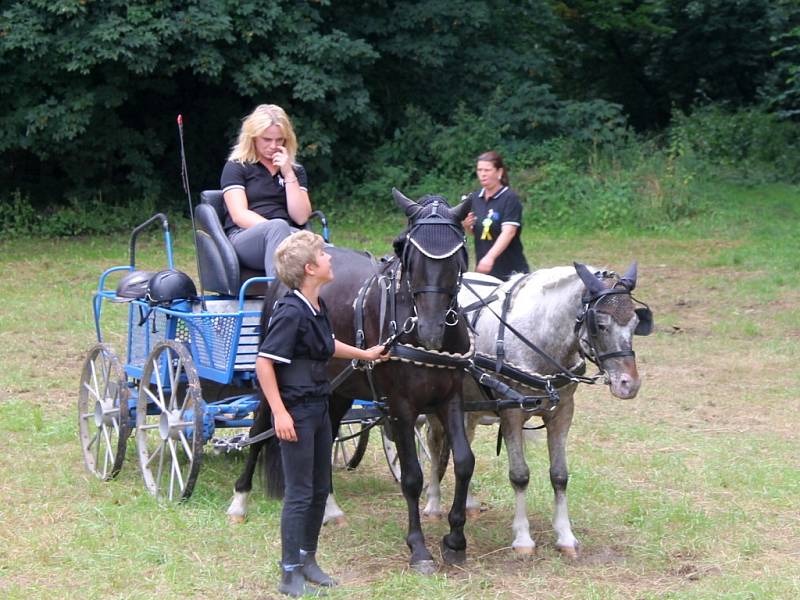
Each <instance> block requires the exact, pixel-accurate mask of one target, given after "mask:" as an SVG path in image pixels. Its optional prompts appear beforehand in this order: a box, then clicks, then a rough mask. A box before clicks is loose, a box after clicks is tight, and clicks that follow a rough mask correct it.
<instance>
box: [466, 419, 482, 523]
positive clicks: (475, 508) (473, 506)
mask: <svg viewBox="0 0 800 600" xmlns="http://www.w3.org/2000/svg"><path fill="white" fill-rule="evenodd" d="M479 420H480V414H478V413H467V415H466V433H467V441H468V442H469V447H470V448H472V442H473V440H474V439H475V428H476V427H477V426H478V421H479ZM466 510H467V518H468V519H469V518H474V517H477V516H479V515H480V514H481V503H480V501H478V500H477V499H476V498H475V496H473V495H472V478H471V477H470V485H469V487H467V502H466Z"/></svg>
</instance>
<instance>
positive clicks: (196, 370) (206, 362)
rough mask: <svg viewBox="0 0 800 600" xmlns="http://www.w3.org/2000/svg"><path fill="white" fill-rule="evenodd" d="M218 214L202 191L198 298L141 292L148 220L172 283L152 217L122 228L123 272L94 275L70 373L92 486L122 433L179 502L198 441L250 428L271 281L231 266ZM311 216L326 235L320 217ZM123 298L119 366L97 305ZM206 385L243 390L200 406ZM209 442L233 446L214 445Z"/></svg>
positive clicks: (108, 467)
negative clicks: (81, 352)
mask: <svg viewBox="0 0 800 600" xmlns="http://www.w3.org/2000/svg"><path fill="white" fill-rule="evenodd" d="M222 211H223V203H222V195H221V193H220V192H217V191H211V192H203V194H202V195H201V203H200V205H198V206H197V208H196V211H195V212H196V215H195V216H196V219H195V238H196V242H197V256H198V271H199V272H200V278H201V284H202V286H201V294H200V295H196V290H195V288H194V284H193V282H191V280H188V278H186V279H187V280H188V282H189V286H190V288H191V290H189V291H186V293H183V292H184V291H185V290H186V289H187V288H186V286H185V285H184V286H181V285H178V286H175V285H172V286H167V288H164V289H167V291H168V293H166V294H163V293H162V294H153V293H152V289H150V293H148V288H149V284H150V283H152V282H153V281H154V277H157V276H158V275H159V274H160V273H158V274H155V275H154V274H153V273H152V272H144V271H139V270H137V266H136V244H137V239H138V236H139V235H140V233H141V232H142V231H144V230H145V229H147V228H148V227H150V226H151V225H154V224H156V223H158V224H160V225H161V228H162V230H163V237H164V247H165V253H166V265H165V269H166V272H167V273H170V274H173V273H177V274H178V275H180V276H183V274H181V273H180V272H177V271H174V261H173V251H172V239H171V236H170V231H169V223H168V220H167V217H166V216H165V215H163V214H161V213H159V214H156V215H154V216H153V217H151V218H150V219H148V220H147V221H145V222H144V223H142V224H141V225H139V226H138V227H136V228H135V229H134V230H133V232H132V234H131V238H130V257H129V258H130V262H129V264H128V265H123V266H115V267H111V268H109V269H107V270H105V271H104V272H103V273H102V275H101V276H100V278H99V282H98V286H97V290H96V291H95V293H94V298H93V313H94V321H95V329H96V337H97V344H96V345H95V346H94V347H93V348H92V349H91V350H90V351H89V353H88V356H87V358H86V361H85V363H84V367H83V371H82V375H81V382H80V391H79V395H78V422H79V436H80V442H81V447H82V450H83V457H84V463H85V465H86V467H87V469H88V470H89V471H90V472H92V473H93V474H95V475H96V476H97V477H99V478H101V479H104V480H107V479H112V478H114V477H115V476H116V475H117V474H118V473H119V471H120V469H121V468H122V464H123V461H124V458H125V452H126V448H127V443H128V439H129V438H130V437H131V433H132V432H133V433H134V435H133V437H134V438H135V443H136V454H137V456H138V460H139V466H140V468H141V472H142V475H143V477H144V481H145V484H146V486H147V489H148V491H149V492H150V493H152V494H153V495H155V496H156V497H159V498H164V499H168V500H181V499H185V498H188V497H189V496H190V495H191V493H192V490H193V488H194V484H195V482H196V480H197V476H198V472H199V468H200V463H201V458H202V454H203V447H204V445H205V444H206V443H207V442H209V441H212V440H215V439H216V438H215V433H216V432H217V430H218V429H220V428H244V427H250V425H251V424H252V422H253V419H252V414H253V412H254V411H255V410H256V408H257V407H258V403H259V397H258V395H257V393H256V389H255V386H256V382H255V360H256V356H257V351H258V342H259V330H260V324H259V321H260V317H261V304H262V301H263V290H264V288H265V285H266V284H267V283H269V282H270V281H271V280H272V278H269V277H264V276H263V273H261V274H258V273H253V272H247V271H246V270H244V269H241V268H240V266H239V263H238V260H237V259H236V255H235V252H234V251H233V248H232V246H230V243H229V242H228V240H227V238H226V237H225V234H224V232H223V231H222V227H221V224H220V214H221V213H222ZM314 216H315V217H317V218H319V219H320V222H321V224H322V233H323V236H324V237H325V238H326V239H327V237H328V228H327V222H326V220H325V217H324V215H322V213H319V212H317V213H315V215H314ZM240 269H241V270H240ZM162 273H163V272H162ZM120 276H122V277H120ZM183 277H185V276H183ZM117 280H118V284H117V286H116V287H115V288H114V287H112V282H114V281H117ZM192 292H194V293H192ZM206 292H212V293H206ZM122 302H125V303H126V304H125V305H124V306H125V307H126V310H124V311H119V310H117V311H115V312H116V314H117V316H119V315H120V313H121V312H124V313H125V316H124V317H123V318H124V319H125V321H126V323H125V324H124V326H125V329H126V332H127V335H126V341H125V349H124V353H123V356H124V362H123V359H122V358H121V357H120V356H119V355H118V354H117V353H116V352H115V350H114V349H113V348H112V346H111V345H110V344H109V343H108V341H107V339H106V335H105V333H106V332H105V331H104V326H103V324H104V323H105V320H104V319H103V316H104V314H105V313H108V312H109V311H108V310H107V307H108V306H109V305H110V304H111V303H114V304H117V303H122ZM104 309H106V310H104ZM215 387H216V388H217V389H235V390H239V391H243V392H245V393H240V394H236V395H234V396H229V397H225V398H222V399H218V400H214V401H208V400H207V398H204V395H206V396H207V397H208V396H210V395H213V394H208V395H207V394H204V391H208V390H210V389H212V388H215ZM238 437H239V438H241V437H243V436H238ZM228 439H230V438H228ZM220 443H221V444H222V445H223V446H225V445H226V444H227V446H228V447H236V445H237V444H236V441H233V442H231V441H227V442H226V441H225V440H224V438H222V441H221V442H220ZM343 452H345V449H344V448H341V447H340V448H339V449H338V453H339V455H340V456H341V457H343V458H344V460H345V462H350V461H351V460H352V456H348V455H347V454H343ZM340 460H341V459H340Z"/></svg>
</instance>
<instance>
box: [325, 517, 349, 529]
mask: <svg viewBox="0 0 800 600" xmlns="http://www.w3.org/2000/svg"><path fill="white" fill-rule="evenodd" d="M322 524H323V525H335V526H336V527H347V519H346V518H345V516H344V515H341V516H338V517H331V518H330V519H327V520H325V521H323V522H322Z"/></svg>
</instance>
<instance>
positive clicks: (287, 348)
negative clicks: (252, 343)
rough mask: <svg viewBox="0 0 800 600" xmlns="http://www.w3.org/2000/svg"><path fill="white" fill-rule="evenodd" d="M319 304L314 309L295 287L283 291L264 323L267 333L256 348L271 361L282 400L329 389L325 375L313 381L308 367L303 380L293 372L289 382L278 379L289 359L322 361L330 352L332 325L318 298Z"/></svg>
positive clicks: (259, 353)
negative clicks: (282, 295)
mask: <svg viewBox="0 0 800 600" xmlns="http://www.w3.org/2000/svg"><path fill="white" fill-rule="evenodd" d="M319 306H320V310H319V311H317V310H316V309H315V308H314V307H313V306H312V305H311V303H310V302H309V301H308V299H307V298H306V297H305V296H303V294H302V293H301V292H300V291H299V290H291V291H289V292H287V293H286V295H285V296H284V297H283V298H281V299H280V300H278V302H276V305H275V310H274V311H273V313H272V316H271V317H270V320H269V324H268V325H267V335H266V337H265V338H264V342H263V343H262V344H261V346H260V347H259V349H258V355H259V356H262V357H264V358H270V359H272V361H273V364H274V366H275V374H276V376H277V378H278V385H279V387H280V391H281V398H282V400H283V402H284V404H285V403H287V402H293V401H297V400H300V399H302V398H307V397H315V398H319V397H322V396H329V395H330V393H331V386H330V381H329V380H328V379H327V378H325V379H324V380H322V381H319V380H317V381H315V380H314V379H315V378H314V377H312V373H311V371H310V369H309V372H308V378H307V382H306V381H303V382H302V383H300V382H298V381H297V377H296V374H297V373H296V372H295V373H294V374H293V377H292V383H285V382H282V381H281V371H282V370H284V369H289V368H291V367H290V366H289V365H291V364H292V363H293V362H295V363H296V362H297V361H298V360H312V361H318V362H322V363H323V364H324V363H326V362H327V361H328V360H329V359H330V358H331V356H333V352H334V335H333V329H332V328H331V324H330V321H329V320H328V314H327V310H326V308H325V303H324V302H323V301H322V298H320V300H319ZM295 366H296V365H295ZM303 379H305V378H303ZM316 379H319V378H316Z"/></svg>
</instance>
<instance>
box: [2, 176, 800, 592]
mask: <svg viewBox="0 0 800 600" xmlns="http://www.w3.org/2000/svg"><path fill="white" fill-rule="evenodd" d="M698 198H699V200H698V201H702V202H704V203H705V204H706V206H707V210H705V211H704V212H702V213H701V214H703V215H704V216H703V218H702V220H700V221H695V222H692V223H689V224H686V225H685V226H682V228H681V229H680V230H668V231H665V232H663V233H659V234H658V235H654V234H652V233H648V234H643V233H637V232H624V233H608V232H604V233H597V232H593V231H588V232H571V233H543V232H541V231H526V232H525V239H524V243H525V247H526V250H527V254H528V258H529V260H530V262H531V264H533V265H536V266H550V265H556V264H568V263H570V262H571V261H572V260H579V261H584V262H588V263H590V264H593V265H596V266H608V267H611V268H614V269H616V270H619V271H622V270H623V269H625V268H626V267H627V265H628V264H629V263H630V262H631V261H632V260H634V259H638V261H639V265H640V267H639V268H640V271H639V273H640V275H639V285H638V287H637V291H636V295H637V296H639V297H640V298H641V299H642V300H644V301H646V302H648V303H649V304H650V305H651V307H652V308H653V310H654V312H655V316H656V324H657V329H656V332H655V333H654V334H653V335H652V336H651V337H649V338H638V339H637V340H636V352H637V359H638V364H639V369H640V373H641V374H642V377H643V386H642V390H641V391H640V393H639V396H637V398H636V399H634V400H625V401H623V400H618V399H614V398H612V397H611V396H610V395H609V394H608V392H607V391H606V390H605V389H601V388H587V389H584V390H581V392H580V393H579V395H578V396H577V400H576V401H577V409H576V415H575V421H574V424H573V428H572V432H571V434H570V443H569V450H568V457H569V459H570V467H571V468H570V484H569V497H570V515H571V518H572V523H573V527H574V531H575V534H576V535H577V537H578V538H579V539H580V541H581V543H582V546H581V551H582V557H581V559H579V560H578V561H577V562H576V563H570V562H567V561H564V560H562V559H561V558H560V557H559V556H558V553H557V552H556V550H555V548H554V542H555V540H554V536H553V533H552V529H551V525H550V521H551V518H552V515H551V511H552V491H551V489H550V484H549V481H548V477H547V469H548V465H547V458H546V450H545V446H544V444H543V443H542V442H540V441H534V442H532V443H529V444H528V448H527V456H528V459H529V465H530V468H531V482H530V485H529V490H528V516H529V518H530V520H531V524H532V529H533V535H534V538H535V539H536V541H537V544H538V546H539V550H538V554H537V556H536V557H535V558H529V559H520V558H517V557H515V556H513V555H512V554H511V552H510V550H509V548H508V546H509V544H510V542H511V533H510V519H511V515H512V511H513V503H514V500H513V497H512V494H511V491H510V486H509V484H508V481H507V462H506V459H505V456H504V455H501V456H500V457H495V455H494V444H495V439H496V437H495V436H496V430H495V429H493V428H485V427H484V428H480V429H479V431H478V435H477V438H476V441H475V444H474V450H475V454H476V457H477V467H476V474H475V478H474V488H475V493H476V494H477V496H478V498H479V499H480V500H481V501H482V502H484V503H486V504H487V505H488V506H489V510H488V511H486V512H485V513H483V515H482V516H481V517H480V518H479V519H477V520H475V521H470V522H469V523H468V524H467V529H466V531H467V536H468V542H469V548H468V563H467V565H466V567H464V568H463V569H459V568H452V567H449V568H448V567H442V568H441V569H440V570H439V572H438V573H437V574H435V575H434V576H431V577H422V576H419V575H417V574H414V573H411V572H409V571H408V568H407V561H408V553H407V549H406V547H405V544H404V542H403V536H404V533H405V527H406V524H405V502H404V500H403V499H402V495H401V494H400V492H399V488H398V487H397V486H396V484H394V482H393V480H392V479H391V476H390V475H389V472H388V468H387V467H386V465H385V462H384V460H383V458H382V454H381V450H380V447H379V444H378V442H379V440H378V439H377V436H375V435H373V439H372V441H371V443H370V448H369V449H368V452H367V457H366V458H365V460H364V463H363V464H362V465H361V466H360V467H359V468H358V469H357V470H356V471H354V472H350V473H340V472H337V474H336V476H335V484H336V488H337V495H338V499H339V502H340V504H341V505H342V507H343V508H344V510H345V511H346V513H347V514H348V521H349V526H348V527H347V528H334V527H326V528H325V529H324V530H323V534H322V539H321V547H320V553H321V561H322V562H323V564H324V565H326V566H328V567H330V569H331V571H332V572H333V573H334V574H335V575H337V576H339V578H340V579H341V580H342V581H343V586H342V587H341V588H340V589H338V590H336V591H334V592H333V593H332V594H331V595H330V597H331V598H334V599H335V598H396V597H409V598H422V597H425V598H442V599H445V598H448V599H449V598H516V597H537V598H574V599H583V600H587V599H595V598H596V599H604V600H605V599H608V598H619V599H628V598H641V599H658V600H664V599H676V600H677V599H680V600H690V599H691V600H694V599H712V598H726V599H727V598H742V599H745V598H753V599H759V600H760V599H762V598H775V599H784V598H794V597H798V596H800V566H798V565H800V554H798V545H797V540H798V539H800V518H799V517H798V515H800V442H798V437H797V433H796V432H797V431H798V429H800V410H798V409H800V405H799V403H798V400H797V389H798V387H799V386H800V371H798V369H797V359H796V357H797V356H800V308H799V307H800V303H799V302H798V300H800V298H798V289H800V286H798V284H800V281H798V272H800V269H798V267H799V266H800V248H799V247H798V241H797V235H796V224H797V223H798V222H800V221H798V217H800V190H798V188H796V187H791V186H783V185H769V186H758V187H749V188H747V187H736V186H732V185H730V184H716V183H714V184H712V183H708V184H706V185H705V187H704V188H702V189H701V190H700V192H699V193H698ZM334 213H335V211H334ZM333 216H335V219H334V218H332V219H331V221H332V224H333V236H334V241H336V243H337V244H339V245H350V246H353V247H358V248H366V249H369V250H370V251H372V252H373V253H375V254H378V255H381V254H385V253H387V252H389V251H390V244H391V240H392V238H393V237H394V236H395V235H396V234H397V233H398V232H399V231H400V229H401V228H402V218H401V217H398V216H397V215H394V214H387V215H381V214H369V215H361V216H360V217H359V218H355V217H354V216H353V215H352V214H349V213H347V212H342V213H341V214H335V215H333ZM176 225H177V235H176V249H175V254H176V264H177V266H178V267H179V268H181V269H183V270H186V271H188V272H190V273H193V272H194V258H193V256H194V255H193V251H192V248H191V241H190V240H189V239H188V235H187V234H188V231H189V227H188V226H187V224H186V223H185V222H183V221H178V222H177V223H176ZM142 242H143V243H142V246H141V249H140V257H141V263H140V264H141V265H142V266H144V267H149V268H161V265H163V263H164V256H163V250H162V245H161V239H160V236H158V235H156V234H150V235H146V236H144V238H143V239H142ZM127 244H128V240H127V239H125V238H118V237H107V238H95V239H61V240H27V241H26V240H14V241H11V242H8V241H7V242H0V277H2V278H3V281H4V282H5V283H6V287H5V290H4V292H3V301H2V302H1V303H0V364H2V365H3V368H2V369H0V438H1V439H3V451H2V452H0V489H2V491H3V492H4V493H3V502H2V503H0V596H2V597H7V598H13V599H23V598H24V599H26V600H27V599H28V598H40V597H51V596H52V597H63V598H137V599H138V598H142V599H144V598H154V597H166V596H183V597H190V598H218V597H226V598H248V599H249V598H253V597H259V598H261V597H267V598H269V597H274V595H273V594H274V588H275V583H276V580H277V576H278V568H277V560H278V556H279V552H280V548H279V545H280V544H279V519H280V504H279V503H278V502H275V501H272V500H267V499H266V498H264V496H263V495H262V494H261V493H260V492H257V493H256V494H254V498H253V503H252V509H251V514H250V517H249V520H248V523H247V524H246V525H244V526H240V527H230V526H229V525H228V524H227V519H226V515H225V508H226V507H227V502H228V500H229V496H230V490H231V488H232V485H233V481H234V479H235V477H237V476H238V474H239V472H240V470H241V468H242V466H243V460H242V457H241V456H238V455H237V456H235V455H227V456H214V455H210V454H207V455H205V456H204V464H203V466H202V468H201V473H200V478H199V481H198V484H197V486H196V488H195V493H194V494H193V496H192V498H191V499H190V500H189V501H188V502H187V503H185V504H183V505H180V506H164V505H159V504H158V503H157V502H156V501H155V500H153V499H152V498H151V497H150V496H149V495H148V494H147V492H146V491H145V490H144V486H143V484H142V481H141V477H140V475H139V472H138V468H137V466H136V460H135V456H134V440H133V439H131V440H130V442H129V446H128V454H127V459H126V463H125V466H124V468H123V470H122V472H121V474H120V475H119V477H118V478H117V480H115V481H113V482H109V483H103V482H100V481H97V480H96V479H94V478H93V477H91V476H90V475H88V474H86V473H85V472H84V469H83V465H82V457H81V452H80V448H79V445H78V441H77V435H76V430H77V427H76V414H75V412H76V408H75V402H76V397H77V384H78V379H79V375H80V369H81V365H82V361H83V356H84V353H85V352H86V350H87V349H88V348H89V347H90V346H91V345H92V344H93V342H94V323H93V318H92V310H91V294H92V291H93V290H94V289H95V288H96V286H97V278H98V276H99V274H100V273H101V272H102V271H103V270H104V269H106V268H108V267H110V266H113V265H119V264H126V262H127V251H128V248H127ZM109 311H111V312H109V315H108V316H109V323H110V322H112V321H113V320H114V315H113V314H112V312H113V311H112V309H111V308H109ZM109 339H111V340H112V344H113V345H115V346H116V347H117V348H118V349H119V348H121V344H122V341H123V337H122V333H121V331H119V327H117V333H116V334H115V335H110V336H109ZM451 493H452V476H451V475H448V476H447V477H446V478H445V482H444V494H445V501H446V502H449V498H450V494H451ZM424 527H425V532H426V536H427V541H428V546H429V548H430V549H431V551H432V552H433V554H434V556H435V557H436V558H437V561H438V562H439V563H441V561H440V557H439V556H438V554H439V553H438V540H439V539H440V537H441V536H442V535H443V534H444V533H445V532H446V531H447V524H446V521H440V522H433V523H425V524H424Z"/></svg>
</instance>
